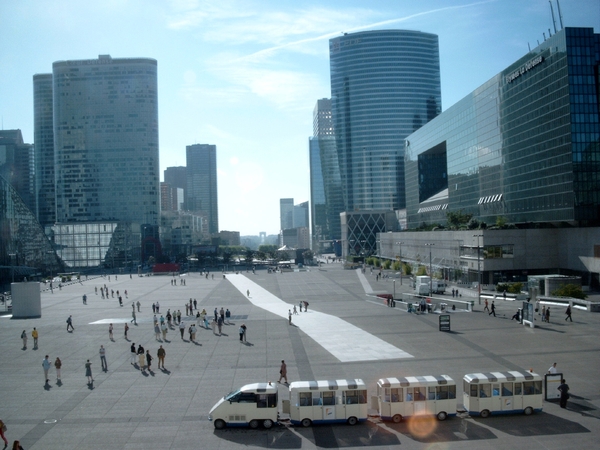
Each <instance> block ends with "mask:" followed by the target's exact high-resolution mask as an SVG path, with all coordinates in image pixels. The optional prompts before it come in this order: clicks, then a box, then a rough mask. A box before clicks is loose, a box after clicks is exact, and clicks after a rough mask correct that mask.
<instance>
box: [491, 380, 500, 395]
mask: <svg viewBox="0 0 600 450" xmlns="http://www.w3.org/2000/svg"><path fill="white" fill-rule="evenodd" d="M492 396H494V397H500V384H499V383H494V384H492Z"/></svg>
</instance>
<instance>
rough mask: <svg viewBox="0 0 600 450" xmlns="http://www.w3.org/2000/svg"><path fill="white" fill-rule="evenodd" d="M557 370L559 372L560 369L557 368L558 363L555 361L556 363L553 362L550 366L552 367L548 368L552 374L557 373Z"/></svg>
mask: <svg viewBox="0 0 600 450" xmlns="http://www.w3.org/2000/svg"><path fill="white" fill-rule="evenodd" d="M557 372H558V371H557V369H556V363H554V364H552V365H551V366H550V368H549V369H548V373H549V374H550V375H555V374H556V373H557Z"/></svg>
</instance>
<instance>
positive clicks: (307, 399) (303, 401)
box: [299, 392, 312, 406]
mask: <svg viewBox="0 0 600 450" xmlns="http://www.w3.org/2000/svg"><path fill="white" fill-rule="evenodd" d="M299 400H300V405H299V406H310V405H311V404H312V393H310V392H300V398H299Z"/></svg>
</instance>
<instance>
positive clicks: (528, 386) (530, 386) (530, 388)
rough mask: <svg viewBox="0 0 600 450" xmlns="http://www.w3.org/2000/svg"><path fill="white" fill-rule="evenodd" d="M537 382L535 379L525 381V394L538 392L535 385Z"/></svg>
mask: <svg viewBox="0 0 600 450" xmlns="http://www.w3.org/2000/svg"><path fill="white" fill-rule="evenodd" d="M535 383H536V382H535V381H525V382H524V383H523V395H534V394H535V393H536V392H535V387H534V384H535ZM540 383H541V381H540Z"/></svg>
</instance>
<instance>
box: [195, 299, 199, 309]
mask: <svg viewBox="0 0 600 450" xmlns="http://www.w3.org/2000/svg"><path fill="white" fill-rule="evenodd" d="M194 309H198V302H197V301H196V299H194Z"/></svg>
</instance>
